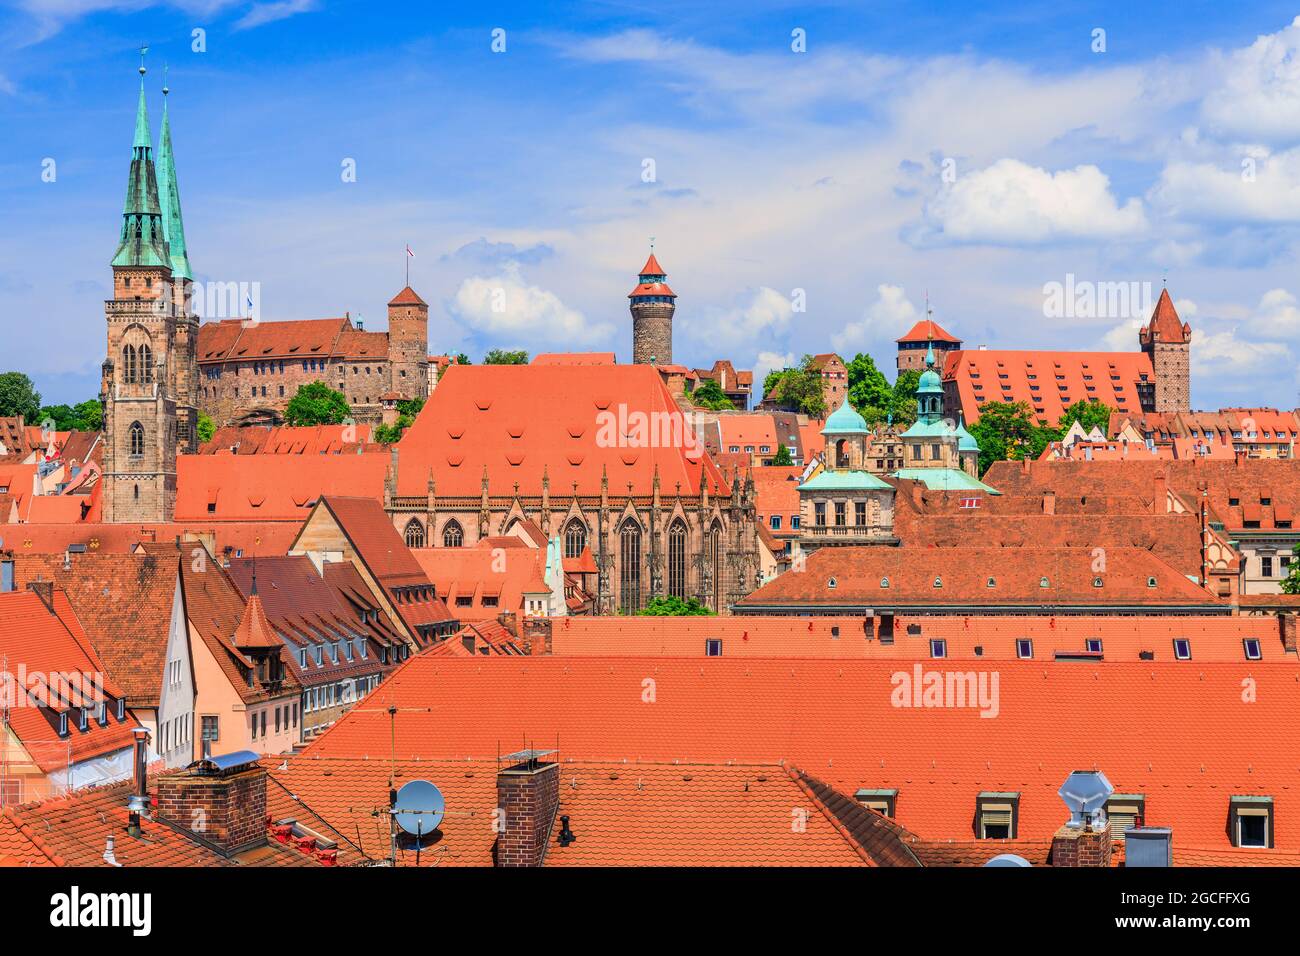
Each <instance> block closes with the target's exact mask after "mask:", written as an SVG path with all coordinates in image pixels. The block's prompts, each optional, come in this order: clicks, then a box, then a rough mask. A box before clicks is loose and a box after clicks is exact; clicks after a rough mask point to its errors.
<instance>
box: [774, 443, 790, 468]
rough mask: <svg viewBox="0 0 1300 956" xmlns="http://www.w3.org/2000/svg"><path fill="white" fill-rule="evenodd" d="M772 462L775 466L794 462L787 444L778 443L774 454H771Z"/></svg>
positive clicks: (788, 464)
mask: <svg viewBox="0 0 1300 956" xmlns="http://www.w3.org/2000/svg"><path fill="white" fill-rule="evenodd" d="M772 464H773V465H777V466H787V467H788V466H790V465H793V464H794V459H793V458H791V457H790V446H789V445H778V446H777V448H776V454H775V455H773V456H772Z"/></svg>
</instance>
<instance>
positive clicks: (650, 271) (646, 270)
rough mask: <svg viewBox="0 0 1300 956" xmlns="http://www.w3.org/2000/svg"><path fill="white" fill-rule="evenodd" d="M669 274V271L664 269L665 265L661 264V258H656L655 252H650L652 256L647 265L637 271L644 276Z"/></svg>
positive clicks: (646, 262)
mask: <svg viewBox="0 0 1300 956" xmlns="http://www.w3.org/2000/svg"><path fill="white" fill-rule="evenodd" d="M667 274H668V273H666V272H665V271H664V267H663V266H661V265H660V264H659V260H658V259H656V258H655V254H654V253H653V252H652V253H650V258H649V259H647V260H646V261H645V265H643V266H642V267H641V271H640V272H639V273H637V275H643V276H662V275H667Z"/></svg>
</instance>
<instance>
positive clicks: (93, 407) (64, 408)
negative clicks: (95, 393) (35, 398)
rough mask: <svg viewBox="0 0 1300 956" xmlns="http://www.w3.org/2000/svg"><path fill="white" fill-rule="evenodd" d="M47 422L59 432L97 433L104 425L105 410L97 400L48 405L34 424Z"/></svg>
mask: <svg viewBox="0 0 1300 956" xmlns="http://www.w3.org/2000/svg"><path fill="white" fill-rule="evenodd" d="M46 422H49V423H50V424H51V427H52V428H53V429H54V430H55V431H57V432H69V431H78V432H97V431H99V430H100V428H102V427H103V425H104V409H103V407H102V406H101V405H100V404H99V399H97V398H90V399H87V400H86V401H84V402H78V403H77V404H76V405H46V406H45V407H44V408H42V409H41V414H40V418H39V419H37V420H36V421H34V422H32V424H41V425H44V424H45V423H46Z"/></svg>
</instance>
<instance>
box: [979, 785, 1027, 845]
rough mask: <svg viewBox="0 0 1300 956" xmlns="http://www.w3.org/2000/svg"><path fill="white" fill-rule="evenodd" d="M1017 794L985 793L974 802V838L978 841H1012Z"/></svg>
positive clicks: (1017, 803)
mask: <svg viewBox="0 0 1300 956" xmlns="http://www.w3.org/2000/svg"><path fill="white" fill-rule="evenodd" d="M1019 805H1020V794H1019V793H996V792H991V791H985V792H984V793H981V794H980V795H979V796H978V797H977V798H976V800H975V836H976V838H977V839H980V840H1014V839H1015V838H1016V825H1017V823H1019V820H1018V819H1017V818H1018V816H1019V814H1018V812H1017V811H1018V809H1019Z"/></svg>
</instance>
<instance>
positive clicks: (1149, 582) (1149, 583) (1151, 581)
mask: <svg viewBox="0 0 1300 956" xmlns="http://www.w3.org/2000/svg"><path fill="white" fill-rule="evenodd" d="M1155 586H1156V579H1155V578H1153V577H1151V578H1147V587H1149V588H1153V587H1155Z"/></svg>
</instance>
